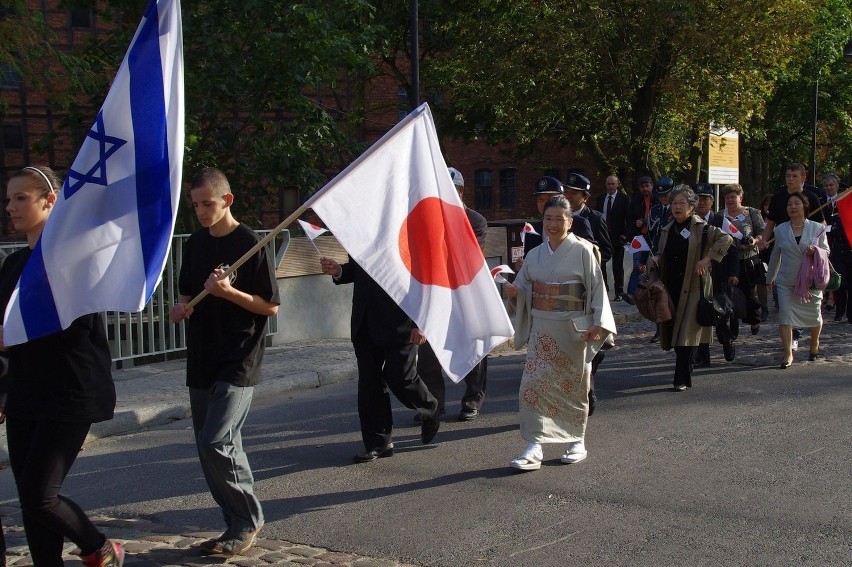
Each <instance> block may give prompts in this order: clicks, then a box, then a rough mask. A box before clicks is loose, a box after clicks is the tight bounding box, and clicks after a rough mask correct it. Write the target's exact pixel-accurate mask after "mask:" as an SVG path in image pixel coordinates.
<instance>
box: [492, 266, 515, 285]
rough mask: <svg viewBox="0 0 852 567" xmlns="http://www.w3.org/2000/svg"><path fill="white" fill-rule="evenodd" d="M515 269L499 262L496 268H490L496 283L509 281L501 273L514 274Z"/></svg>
mask: <svg viewBox="0 0 852 567" xmlns="http://www.w3.org/2000/svg"><path fill="white" fill-rule="evenodd" d="M514 273H515V271H514V270H513V269H512V268H510V267H509V266H507V265H506V264H501V265H500V266H497V267H496V268H491V277H493V278H494V281H495V282H497V283H501V284H502V283H509V280H507V279H506V278H504V277H503V276H502V275H501V274H514Z"/></svg>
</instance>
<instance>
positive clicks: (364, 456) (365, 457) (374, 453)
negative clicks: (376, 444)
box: [352, 443, 393, 463]
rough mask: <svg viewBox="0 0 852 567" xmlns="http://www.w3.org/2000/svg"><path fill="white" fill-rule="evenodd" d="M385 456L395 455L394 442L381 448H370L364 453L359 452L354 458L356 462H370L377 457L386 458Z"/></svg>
mask: <svg viewBox="0 0 852 567" xmlns="http://www.w3.org/2000/svg"><path fill="white" fill-rule="evenodd" d="M385 457H393V443H391V444H390V445H388V446H387V447H384V448H381V449H370V450H369V451H364V452H363V453H358V454H357V455H355V456H354V457H353V458H352V460H353V461H355V462H356V463H369V462H370V461H375V460H376V459H384V458H385Z"/></svg>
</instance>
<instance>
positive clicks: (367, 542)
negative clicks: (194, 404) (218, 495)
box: [0, 334, 852, 567]
mask: <svg viewBox="0 0 852 567" xmlns="http://www.w3.org/2000/svg"><path fill="white" fill-rule="evenodd" d="M646 341H647V339H646V337H645V336H644V335H641V334H636V335H633V336H627V337H622V338H621V339H620V341H619V347H618V349H617V350H614V351H611V352H610V353H609V355H608V359H607V360H606V361H605V362H604V364H603V365H602V366H601V369H600V372H599V374H598V391H599V394H600V398H601V402H600V406H599V409H598V411H597V413H596V414H595V415H594V416H593V417H591V418H590V425H589V430H588V435H587V441H586V446H587V448H588V450H589V458H588V459H587V460H586V461H584V462H582V463H580V464H577V465H562V464H560V463H559V460H558V457H559V455H560V454H561V452H562V450H563V447H561V446H546V447H545V459H546V462H545V464H544V466H543V467H542V469H541V470H539V471H536V472H532V473H515V472H513V471H511V469H509V468H508V463H509V461H510V460H511V459H512V458H513V457H515V456H517V454H518V453H519V452H520V451H521V450H522V449H523V447H524V442H523V441H522V440H521V438H520V435H519V433H518V428H517V415H516V411H517V385H518V381H519V378H520V367H521V363H522V358H521V357H520V356H519V355H514V356H505V357H498V358H494V359H492V360H491V361H490V366H489V397H488V400H487V403H486V405H485V408H484V413H483V415H482V416H481V418H480V419H478V420H477V421H474V422H471V423H466V424H463V423H457V422H455V421H452V419H453V418H454V417H455V414H456V413H457V411H458V402H457V400H458V397H459V396H460V395H461V387H448V403H447V411H448V415H447V417H448V421H447V422H446V423H445V424H444V426H443V427H442V429H441V432H440V433H439V434H438V437H437V441H438V442H439V443H438V444H436V445H430V446H422V445H421V444H420V441H419V427H417V426H415V425H414V424H413V423H412V421H411V417H412V412H411V411H410V410H407V409H405V408H401V407H398V406H397V407H398V409H397V410H396V411H395V414H394V419H395V421H396V423H397V424H398V428H397V430H396V438H395V445H396V448H397V454H396V455H395V456H394V457H392V458H389V459H381V460H379V461H376V462H373V463H367V464H360V465H353V464H350V463H351V457H352V455H353V454H354V453H355V452H357V451H358V450H359V449H360V435H359V433H358V425H357V415H356V413H355V384H354V382H345V383H340V384H333V385H329V386H325V387H322V388H319V389H313V390H303V391H298V392H291V393H289V394H286V395H282V396H280V398H278V399H264V400H256V403H255V406H254V409H253V411H252V414H251V417H250V419H249V423H248V424H247V426H246V427H245V429H244V443H245V445H246V446H247V450H248V452H249V458H250V460H251V462H252V465H253V468H254V471H255V475H256V478H257V487H258V492H259V494H260V496H261V499H262V501H263V503H264V508H265V513H266V521H267V524H266V527H265V528H264V536H266V537H273V538H283V539H287V540H289V541H294V542H300V543H305V544H310V545H316V546H321V547H325V548H329V549H332V550H339V551H347V552H356V553H360V554H363V555H368V556H372V557H385V558H392V559H396V560H400V561H406V562H410V563H416V564H421V565H434V566H448V567H449V566H468V565H488V566H560V567H561V566H564V565H580V564H588V563H595V564H600V565H632V566H644V565H773V566H774V565H814V566H816V565H819V566H823V565H852V474H850V471H852V451H850V446H852V443H850V441H852V439H850V437H852V434H850V432H851V431H852V428H850V425H849V424H850V416H852V411H850V409H851V408H852V381H850V379H849V375H850V365H849V364H845V363H842V364H828V363H823V364H819V365H808V364H797V365H794V366H793V368H791V369H789V370H785V371H779V370H776V369H774V368H754V367H748V366H738V365H736V364H733V365H732V364H717V365H716V366H714V367H713V368H711V369H707V370H701V371H698V372H697V373H696V376H695V378H694V384H695V387H694V388H693V389H691V390H689V391H688V392H685V393H674V392H671V391H669V390H668V386H669V385H670V383H671V373H672V369H673V365H674V357H673V355H672V354H670V353H663V352H662V351H660V350H659V349H657V348H654V347H651V346H649V345H648V344H647V342H646ZM0 476H2V477H3V482H0V498H2V500H4V501H10V500H11V499H13V498H14V487H13V483H12V480H11V475H10V472H9V471H8V470H3V471H0ZM65 492H67V493H68V494H70V495H72V497H73V498H74V499H75V500H76V501H77V502H78V503H80V504H81V505H82V506H83V507H84V508H85V509H87V510H90V511H92V512H94V513H98V514H103V515H108V516H112V517H127V518H132V517H146V518H152V519H154V520H156V521H157V522H159V523H163V524H167V525H172V524H174V525H196V526H199V527H204V528H210V529H217V528H219V527H220V526H221V523H222V522H221V518H220V517H219V514H218V512H217V510H216V508H215V506H214V504H213V502H212V499H211V498H210V497H209V495H208V493H207V491H206V486H205V485H204V481H203V478H202V476H201V471H200V468H199V466H198V464H197V461H196V456H195V451H194V446H193V444H192V441H191V430H190V424H189V422H188V421H179V422H175V423H174V424H172V425H169V426H164V427H160V428H156V429H153V430H150V431H146V432H143V433H138V434H134V435H128V436H124V437H118V438H110V439H103V440H100V441H97V442H95V443H92V444H91V445H87V447H86V448H85V450H84V451H83V453H82V454H81V456H80V458H79V459H78V461H77V464H76V465H75V467H74V469H73V470H72V474H71V475H70V477H69V479H68V481H67V482H66V487H65Z"/></svg>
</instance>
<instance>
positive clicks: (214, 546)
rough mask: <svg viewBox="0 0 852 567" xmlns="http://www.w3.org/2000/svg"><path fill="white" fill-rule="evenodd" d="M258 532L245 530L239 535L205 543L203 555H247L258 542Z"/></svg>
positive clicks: (202, 548)
mask: <svg viewBox="0 0 852 567" xmlns="http://www.w3.org/2000/svg"><path fill="white" fill-rule="evenodd" d="M259 531H260V528H258V529H256V530H243V531H241V532H239V533H238V534H237V535H227V534H225V535H223V536H222V538H224V539H222V538H219V539H216V540H210V541H205V542H204V543H202V544H201V555H228V556H230V555H240V554H242V553H245V552H246V551H248V550H249V549H251V547H252V546H254V543H255V542H256V541H257V533H258V532H259Z"/></svg>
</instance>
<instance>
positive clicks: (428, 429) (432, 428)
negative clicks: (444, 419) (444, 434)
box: [420, 416, 441, 445]
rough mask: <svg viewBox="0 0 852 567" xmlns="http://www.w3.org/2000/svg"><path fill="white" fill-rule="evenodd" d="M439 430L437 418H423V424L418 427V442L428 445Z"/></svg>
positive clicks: (439, 421) (439, 424)
mask: <svg viewBox="0 0 852 567" xmlns="http://www.w3.org/2000/svg"><path fill="white" fill-rule="evenodd" d="M440 428H441V420H439V419H438V417H437V416H436V417H426V416H423V423H422V424H421V425H420V440H421V441H423V444H424V445H428V444H429V443H430V442H431V441H432V439H434V438H435V435H437V434H438V429H440Z"/></svg>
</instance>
